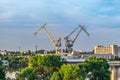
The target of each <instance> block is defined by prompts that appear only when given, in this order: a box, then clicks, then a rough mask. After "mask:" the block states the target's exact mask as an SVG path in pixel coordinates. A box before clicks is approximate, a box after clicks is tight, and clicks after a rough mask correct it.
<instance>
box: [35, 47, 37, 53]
mask: <svg viewBox="0 0 120 80" xmlns="http://www.w3.org/2000/svg"><path fill="white" fill-rule="evenodd" d="M35 53H37V45H35Z"/></svg>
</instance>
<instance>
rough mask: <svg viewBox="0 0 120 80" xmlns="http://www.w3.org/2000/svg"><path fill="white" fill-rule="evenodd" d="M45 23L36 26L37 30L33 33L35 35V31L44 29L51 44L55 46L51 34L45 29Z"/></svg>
mask: <svg viewBox="0 0 120 80" xmlns="http://www.w3.org/2000/svg"><path fill="white" fill-rule="evenodd" d="M46 25H47V24H44V25H42V26H40V27H39V28H38V30H37V31H36V32H35V33H34V34H35V35H37V33H38V32H39V31H40V30H41V29H44V31H45V33H46V34H47V36H48V38H49V39H50V41H51V42H52V44H53V45H54V46H55V41H54V40H53V38H52V36H51V35H50V34H49V32H48V31H47V29H46V28H45V26H46Z"/></svg>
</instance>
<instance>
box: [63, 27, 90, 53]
mask: <svg viewBox="0 0 120 80" xmlns="http://www.w3.org/2000/svg"><path fill="white" fill-rule="evenodd" d="M78 29H79V31H78V33H77V34H76V36H75V37H74V38H73V40H72V39H71V38H70V36H71V35H72V34H73V33H74V32H75V31H76V30H78ZM82 30H83V31H84V32H85V33H86V34H87V35H88V36H89V33H88V32H87V31H86V29H85V28H84V26H83V25H79V26H78V27H77V28H75V29H74V30H73V31H72V32H71V33H70V34H69V35H68V36H66V37H64V40H65V47H66V52H72V51H73V48H72V47H73V44H74V43H75V41H76V39H77V38H78V36H79V34H80V32H81V31H82Z"/></svg>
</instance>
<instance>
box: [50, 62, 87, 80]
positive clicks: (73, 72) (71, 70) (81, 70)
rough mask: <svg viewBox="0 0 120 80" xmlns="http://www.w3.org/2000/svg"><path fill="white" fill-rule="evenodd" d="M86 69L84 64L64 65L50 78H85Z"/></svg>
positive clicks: (83, 79)
mask: <svg viewBox="0 0 120 80" xmlns="http://www.w3.org/2000/svg"><path fill="white" fill-rule="evenodd" d="M86 74H87V73H86V69H85V67H84V66H83V65H77V64H67V65H62V67H61V69H60V70H59V72H54V73H53V75H52V76H51V78H50V80H85V76H86Z"/></svg>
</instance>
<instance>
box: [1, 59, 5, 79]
mask: <svg viewBox="0 0 120 80" xmlns="http://www.w3.org/2000/svg"><path fill="white" fill-rule="evenodd" d="M0 80H5V69H4V68H3V67H2V62H1V60H0Z"/></svg>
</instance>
